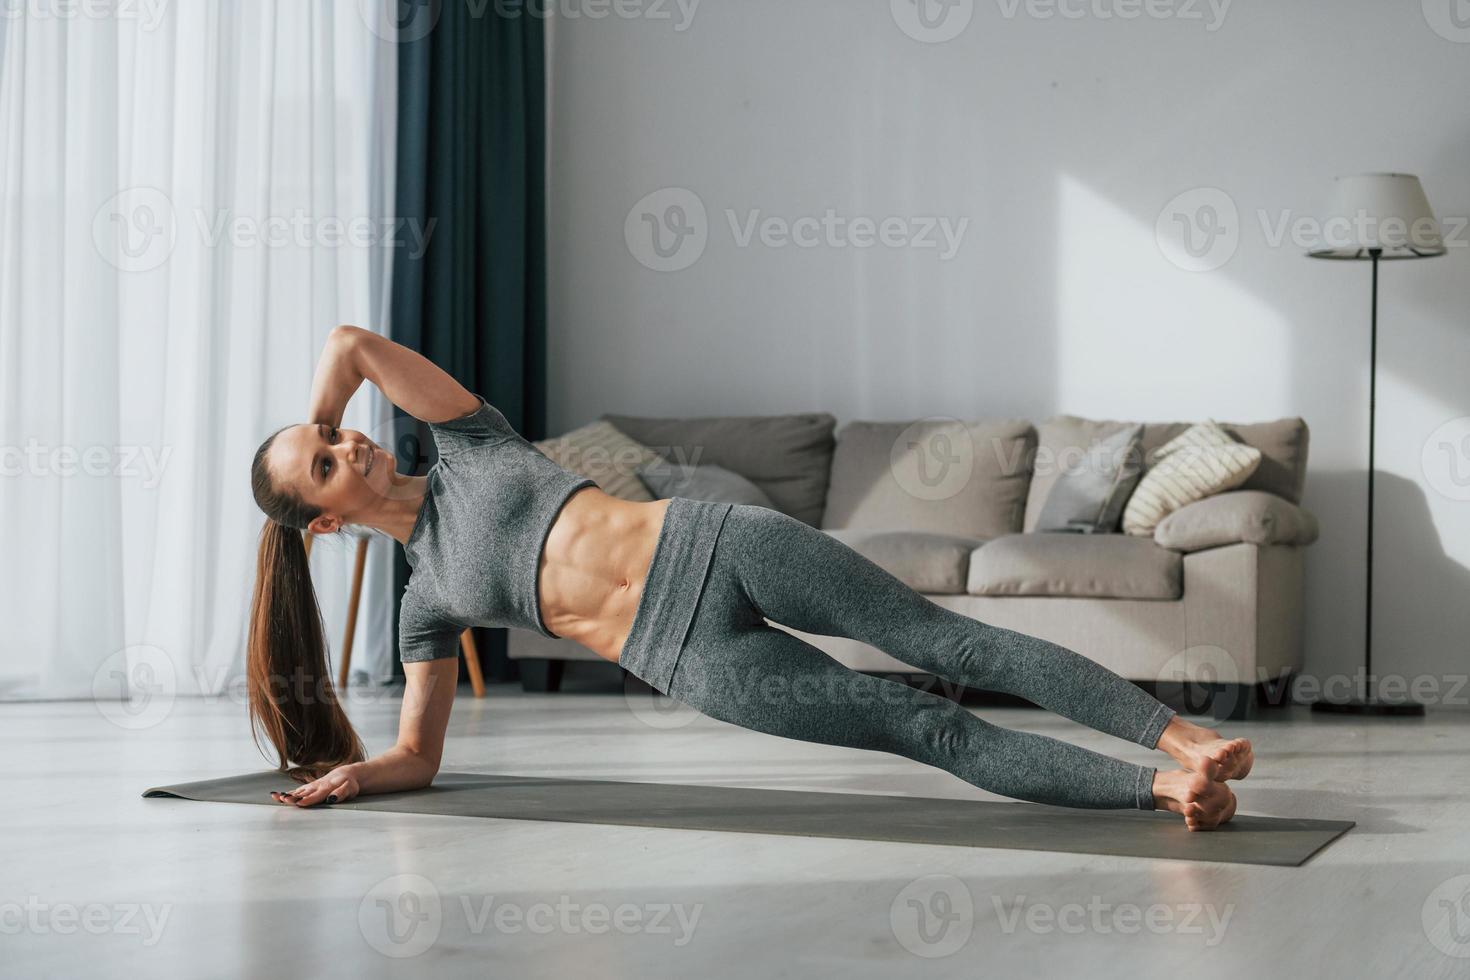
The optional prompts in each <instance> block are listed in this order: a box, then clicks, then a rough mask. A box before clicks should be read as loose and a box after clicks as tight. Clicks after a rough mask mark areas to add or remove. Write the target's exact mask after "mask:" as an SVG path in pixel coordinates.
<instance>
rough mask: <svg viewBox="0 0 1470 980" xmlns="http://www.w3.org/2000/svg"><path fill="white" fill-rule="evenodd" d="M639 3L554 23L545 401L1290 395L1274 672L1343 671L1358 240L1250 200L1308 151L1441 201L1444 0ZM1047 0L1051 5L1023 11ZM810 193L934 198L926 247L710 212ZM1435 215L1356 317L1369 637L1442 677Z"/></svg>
mask: <svg viewBox="0 0 1470 980" xmlns="http://www.w3.org/2000/svg"><path fill="white" fill-rule="evenodd" d="M651 2H652V0H645V2H644V6H643V7H638V6H633V5H632V2H631V0H630V4H629V5H628V6H625V7H624V8H623V10H624V11H625V12H635V13H636V12H639V11H642V13H643V14H644V15H643V16H637V17H626V16H619V15H617V14H616V13H612V12H609V15H608V16H606V17H603V18H601V19H594V18H591V17H588V16H580V17H574V18H573V17H566V16H563V17H561V18H560V19H559V20H558V22H557V24H556V25H555V31H554V33H553V37H554V42H553V52H552V60H551V72H552V80H551V90H552V106H551V113H552V115H551V153H552V158H551V163H550V174H551V189H550V200H551V204H550V208H551V228H550V261H551V308H550V310H551V339H550V342H551V378H550V381H551V390H552V396H553V400H552V405H551V425H552V430H553V431H561V430H564V429H567V428H571V427H573V426H575V425H579V424H581V423H583V422H586V421H588V420H590V419H592V418H594V417H596V416H597V415H598V414H599V413H601V412H604V411H621V412H632V413H646V414H667V415H677V414H726V413H766V412H773V413H774V412H788V411H811V410H826V411H830V412H832V413H833V414H835V415H836V416H837V417H838V420H839V425H840V424H841V423H843V422H845V421H848V420H850V419H854V418H864V419H875V418H887V419H899V418H917V417H920V416H924V415H935V414H945V415H956V416H964V417H981V416H988V415H1019V416H1025V417H1030V418H1036V419H1039V418H1043V417H1045V416H1046V415H1048V414H1051V413H1054V412H1072V413H1077V414H1082V415H1088V416H1093V417H1101V418H1136V419H1155V420H1163V419H1191V420H1194V419H1199V418H1202V417H1205V416H1212V417H1215V418H1218V419H1223V420H1231V421H1252V420H1260V419H1269V418H1276V417H1280V416H1288V415H1301V416H1303V417H1304V418H1306V419H1307V421H1308V422H1309V424H1310V425H1311V430H1312V445H1311V472H1310V475H1309V477H1308V480H1307V490H1306V500H1305V504H1306V506H1308V507H1309V508H1310V509H1312V510H1313V511H1315V512H1316V513H1317V514H1318V516H1319V517H1320V519H1321V521H1322V525H1323V538H1322V540H1321V541H1320V542H1319V543H1318V544H1317V545H1316V546H1314V547H1313V548H1312V549H1311V551H1310V558H1309V565H1308V579H1309V581H1308V604H1309V609H1308V659H1307V669H1308V671H1309V672H1314V673H1317V674H1326V673H1329V672H1334V671H1341V672H1346V671H1351V670H1353V669H1354V665H1356V664H1357V663H1358V662H1359V657H1360V653H1361V633H1362V616H1361V603H1362V588H1363V571H1364V561H1363V557H1362V552H1363V544H1364V520H1365V503H1366V502H1365V486H1366V479H1365V465H1366V456H1367V449H1366V445H1367V415H1368V409H1367V393H1368V373H1367V365H1368V321H1367V317H1368V299H1369V269H1368V266H1367V265H1366V264H1358V263H1340V262H1321V261H1315V260H1310V259H1307V258H1305V257H1304V256H1303V251H1304V248H1303V247H1299V246H1297V245H1294V244H1292V243H1291V242H1290V241H1288V242H1286V243H1284V244H1273V243H1272V241H1271V238H1270V235H1268V233H1267V230H1266V229H1265V228H1263V225H1262V220H1263V219H1262V215H1263V214H1264V220H1265V221H1266V222H1267V225H1268V227H1269V226H1271V225H1274V224H1275V223H1276V222H1279V221H1281V219H1282V217H1283V215H1285V216H1292V217H1294V216H1304V215H1305V216H1312V215H1316V214H1319V213H1320V210H1321V209H1322V208H1323V207H1325V206H1326V194H1327V191H1328V187H1329V184H1330V180H1331V178H1332V177H1333V176H1334V175H1335V174H1339V173H1357V172H1364V171H1376V170H1397V171H1405V172H1410V173H1417V174H1418V175H1420V177H1421V178H1422V180H1423V182H1424V186H1425V188H1426V190H1427V191H1428V193H1429V197H1430V201H1431V203H1432V204H1433V205H1434V207H1435V210H1436V211H1437V213H1438V214H1439V215H1440V216H1441V218H1448V217H1453V216H1463V215H1470V172H1467V167H1466V163H1467V160H1470V157H1467V151H1470V101H1467V100H1466V99H1465V97H1464V96H1465V94H1466V92H1467V91H1470V43H1466V42H1470V30H1467V31H1458V29H1456V28H1455V27H1454V22H1453V21H1451V20H1450V19H1449V15H1448V11H1449V9H1450V4H1451V3H1453V2H1454V0H1444V3H1443V8H1444V9H1443V10H1441V9H1440V4H1439V3H1438V0H1425V2H1424V4H1423V5H1422V7H1421V4H1420V3H1417V2H1400V3H1382V2H1378V0H1351V2H1348V0H1314V2H1307V0H1294V2H1292V3H1289V4H1287V3H1281V2H1279V0H1278V2H1275V3H1270V2H1266V0H1238V2H1235V3H1233V4H1229V5H1227V6H1226V7H1225V8H1224V11H1223V19H1221V10H1220V7H1219V0H1217V3H1216V6H1215V7H1214V8H1211V7H1210V6H1208V5H1207V4H1206V3H1205V2H1204V0H1198V2H1196V0H1177V2H1172V3H1171V2H1170V0H1153V2H1154V3H1155V7H1154V9H1157V10H1162V11H1164V12H1168V13H1172V14H1176V15H1175V16H1166V17H1150V16H1147V15H1145V16H1141V17H1138V18H1136V19H1124V18H1122V17H1117V16H1114V17H1103V16H1101V15H1100V13H1099V11H1102V12H1104V13H1105V12H1119V11H1127V10H1128V9H1130V8H1129V7H1128V6H1127V0H1086V3H1085V4H1084V3H1083V0H1066V2H1064V5H1063V7H1060V8H1059V7H1057V6H1055V5H1043V4H1039V3H1033V4H1032V6H1030V7H1028V6H1026V5H1025V4H1021V5H1020V6H1016V5H1015V4H1013V3H1012V0H974V3H973V5H972V4H971V3H970V2H969V0H957V3H958V6H957V7H956V8H955V13H956V14H957V15H963V14H964V12H965V11H966V10H967V9H968V10H970V11H971V12H972V19H971V20H970V22H969V24H968V26H967V27H966V28H965V29H964V30H963V32H962V33H960V34H959V35H958V36H957V37H955V38H953V39H952V40H949V41H946V42H943V43H925V42H922V41H919V40H916V39H914V38H913V37H911V36H909V35H908V34H906V33H905V32H904V31H903V30H901V29H900V27H899V25H898V18H899V17H902V16H907V17H909V18H910V19H912V14H913V12H914V10H915V9H916V8H915V7H914V6H913V0H893V2H892V5H891V6H892V8H893V9H890V4H889V3H885V2H882V0H870V2H866V3H855V2H853V0H804V2H793V0H739V2H736V0H704V2H703V3H701V4H699V5H698V6H697V7H696V9H695V11H694V15H693V17H692V20H689V21H688V22H687V25H686V27H685V29H683V30H679V29H678V27H679V25H680V24H681V22H683V20H684V16H685V15H684V14H683V13H681V12H680V10H679V8H678V7H677V6H675V5H674V3H673V0H670V2H669V3H668V5H667V6H665V5H658V6H657V7H650V6H649V4H651ZM923 2H925V3H928V4H930V5H931V6H930V10H931V12H932V11H934V10H937V9H938V7H937V2H938V0H923ZM686 7H687V0H686ZM562 9H563V10H564V11H566V10H571V11H572V12H574V13H577V12H580V13H584V14H585V13H590V12H596V11H598V10H600V9H601V8H597V7H595V6H593V7H590V8H589V7H586V6H584V5H578V4H570V5H568V4H565V3H564V4H563V5H562ZM1060 9H1065V10H1067V11H1069V12H1076V13H1081V16H1062V15H1060V14H1057V15H1055V16H1052V17H1040V16H1032V15H1031V14H1029V13H1028V10H1031V11H1035V12H1038V13H1042V12H1044V11H1046V10H1053V11H1057V10H1060ZM1139 9H1142V5H1141V4H1140V5H1139ZM609 10H610V8H609ZM895 10H896V11H897V13H896V14H895ZM665 11H666V12H668V13H669V14H671V18H670V19H659V18H658V17H655V16H653V14H655V13H661V12H665ZM1012 11H1013V12H1014V13H1013V14H1011V15H1008V12H1012ZM1190 15H1194V16H1190ZM952 16H954V15H952ZM1431 21H1434V22H1435V25H1438V28H1439V31H1440V32H1443V34H1441V33H1439V32H1437V31H1436V29H1435V26H1434V25H1432V24H1431ZM947 23H948V24H949V25H951V26H953V25H954V24H956V23H958V22H957V21H954V20H951V21H948V22H947ZM1451 38H1458V40H1452V39H1451ZM666 187H681V188H686V189H688V190H689V191H692V192H693V193H694V194H695V195H697V197H698V199H699V202H701V203H702V204H703V205H704V207H705V209H706V212H707V226H706V231H707V244H706V247H705V249H704V251H703V253H702V254H700V255H699V258H698V260H697V261H695V262H693V264H692V265H690V266H689V267H688V268H685V269H682V270H680V271H670V272H659V271H652V270H650V269H649V268H646V267H645V266H644V265H643V264H640V262H639V261H638V260H637V259H636V258H635V255H634V253H633V250H631V249H630V247H629V246H628V245H627V244H626V243H625V238H624V224H625V220H626V219H627V218H628V216H629V212H630V209H632V208H633V206H634V204H635V202H638V201H639V199H640V198H642V197H643V196H644V195H646V194H649V193H650V192H653V191H656V190H659V189H661V188H666ZM1210 187H1213V188H1219V189H1221V190H1222V191H1224V192H1225V193H1226V195H1227V196H1228V199H1229V203H1231V204H1233V206H1234V207H1235V208H1236V209H1237V211H1238V216H1239V220H1238V221H1235V222H1229V221H1228V218H1227V222H1226V224H1224V225H1222V227H1223V228H1224V231H1225V233H1226V235H1225V237H1222V238H1220V239H1218V241H1219V242H1220V247H1221V248H1223V249H1225V251H1224V252H1223V253H1215V254H1216V256H1217V257H1218V256H1220V255H1229V258H1228V261H1226V262H1224V264H1223V265H1221V266H1220V267H1219V268H1218V269H1215V270H1212V271H1187V270H1185V269H1182V268H1180V267H1179V266H1177V265H1176V264H1174V263H1173V262H1172V261H1171V260H1170V258H1169V257H1168V255H1166V252H1165V249H1164V248H1163V247H1161V245H1160V242H1159V238H1158V236H1157V234H1156V225H1157V224H1159V223H1160V219H1161V215H1163V219H1162V225H1163V227H1164V229H1165V232H1166V233H1167V232H1169V230H1170V229H1172V228H1174V227H1175V226H1174V225H1173V223H1172V219H1171V217H1170V215H1169V214H1168V213H1166V210H1167V208H1168V206H1169V204H1170V202H1171V200H1174V199H1175V198H1176V196H1177V195H1180V194H1185V193H1187V192H1191V191H1194V190H1195V189H1197V188H1210ZM1201 200H1203V198H1201V196H1200V194H1199V193H1194V194H1192V195H1191V196H1187V197H1185V198H1184V199H1183V200H1182V203H1181V206H1182V207H1185V208H1189V209H1192V208H1193V207H1194V205H1196V204H1198V203H1199V202H1200V201H1201ZM655 203H657V204H658V205H659V207H660V208H661V207H662V206H663V205H664V204H666V203H668V202H667V200H665V201H659V202H655ZM829 208H830V209H833V210H834V211H835V212H836V213H837V214H838V215H840V216H842V217H844V218H847V219H851V218H856V217H870V218H874V219H882V218H885V217H888V216H898V217H900V218H903V219H905V220H906V221H907V220H913V219H918V218H921V217H925V216H937V217H943V218H945V219H947V220H948V221H950V222H951V223H952V224H955V223H958V222H959V221H960V220H962V219H968V226H967V227H966V228H965V230H964V234H963V237H962V238H961V239H960V246H959V248H958V250H957V251H956V252H955V253H954V254H953V256H952V257H950V258H948V259H945V258H944V257H942V255H941V254H940V250H937V249H921V248H889V247H884V246H882V245H878V246H875V247H872V248H867V249H857V248H853V247H850V246H849V247H839V246H835V245H833V246H828V245H825V244H823V245H818V246H817V247H812V248H798V247H795V246H792V245H787V246H785V247H770V246H767V245H763V244H762V243H761V242H760V241H759V239H757V240H755V241H753V242H752V243H751V244H749V245H746V246H741V245H740V244H739V243H738V242H737V239H736V236H735V235H734V234H733V233H732V231H731V229H730V227H729V224H728V218H727V216H726V211H727V209H730V210H733V211H734V212H735V215H736V220H737V221H744V220H746V218H747V217H748V214H749V212H750V211H751V210H753V209H759V210H760V212H761V215H762V216H777V217H780V218H783V219H786V220H788V221H794V220H795V219H797V218H799V217H801V216H803V215H815V216H817V217H821V216H822V215H823V214H824V212H825V211H826V210H827V209H829ZM635 220H636V215H635ZM645 238H646V236H645ZM1456 238H1457V245H1458V247H1455V248H1452V249H1451V251H1450V254H1449V256H1448V257H1445V258H1439V259H1434V260H1429V261H1420V262H1408V263H1395V264H1390V265H1386V266H1385V267H1384V269H1383V276H1382V294H1381V307H1380V337H1379V372H1378V425H1379V429H1378V459H1377V463H1378V469H1379V475H1378V508H1377V513H1378V533H1377V558H1378V561H1377V565H1376V568H1377V582H1378V590H1377V592H1378V598H1377V602H1376V605H1375V609H1376V613H1375V616H1376V620H1375V630H1374V632H1375V637H1376V641H1375V642H1376V647H1375V649H1376V657H1375V667H1376V669H1378V670H1379V671H1386V672H1392V673H1397V674H1402V675H1404V676H1406V677H1414V676H1416V675H1420V674H1431V675H1435V676H1436V677H1437V678H1439V680H1438V683H1439V684H1441V685H1442V686H1441V687H1440V688H1439V690H1440V693H1441V694H1443V693H1446V692H1448V691H1449V690H1450V688H1452V687H1455V683H1454V682H1453V680H1446V679H1445V676H1446V675H1464V674H1465V673H1466V671H1467V670H1470V655H1467V639H1466V638H1467V636H1470V571H1467V568H1466V566H1467V564H1470V504H1467V503H1466V502H1465V501H1464V500H1462V499H1455V497H1456V496H1461V497H1465V496H1470V487H1466V486H1462V485H1461V481H1463V480H1464V479H1465V476H1466V475H1470V441H1465V442H1463V443H1462V442H1460V441H1459V437H1460V436H1463V435H1464V432H1465V431H1466V430H1463V429H1461V430H1457V431H1455V432H1453V433H1451V435H1452V436H1454V437H1455V438H1454V439H1451V440H1449V441H1448V442H1445V445H1444V446H1439V445H1438V443H1439V442H1443V441H1444V440H1442V439H1439V438H1436V440H1435V444H1432V445H1431V446H1430V452H1429V454H1428V457H1427V458H1428V460H1429V462H1430V465H1429V467H1428V468H1427V469H1426V467H1425V465H1424V459H1425V453H1424V450H1425V447H1426V444H1427V443H1428V442H1429V441H1430V439H1431V435H1432V434H1433V433H1435V431H1436V430H1437V429H1438V428H1439V427H1440V426H1441V425H1442V424H1443V423H1445V422H1447V421H1449V420H1452V419H1457V418H1461V417H1464V416H1467V415H1470V387H1467V385H1466V383H1465V379H1466V367H1467V366H1470V317H1467V313H1466V311H1467V300H1470V276H1467V274H1466V273H1467V262H1470V260H1467V252H1470V249H1467V248H1465V247H1464V245H1465V244H1466V242H1467V241H1470V232H1467V231H1466V230H1465V229H1464V228H1458V231H1457V234H1456ZM695 241H697V239H694V238H691V239H690V243H693V242H695ZM1165 242H1166V243H1167V242H1168V238H1167V237H1166V238H1165ZM1232 243H1233V246H1234V251H1233V252H1230V251H1229V248H1230V246H1231V245H1232ZM692 247H693V245H692V244H690V245H687V246H686V248H692ZM643 254H644V255H645V257H646V256H647V255H649V254H650V253H648V252H647V248H646V245H645V246H643ZM691 254H694V253H691V252H688V251H686V252H684V253H680V255H682V257H685V258H687V257H688V256H689V255H691ZM677 257H679V256H676V258H677ZM1452 464H1453V465H1454V466H1456V467H1458V469H1451V466H1452ZM1455 694H1456V699H1457V700H1459V701H1461V702H1463V701H1465V700H1466V699H1467V698H1470V691H1466V690H1463V689H1462V690H1458V691H1456V692H1455Z"/></svg>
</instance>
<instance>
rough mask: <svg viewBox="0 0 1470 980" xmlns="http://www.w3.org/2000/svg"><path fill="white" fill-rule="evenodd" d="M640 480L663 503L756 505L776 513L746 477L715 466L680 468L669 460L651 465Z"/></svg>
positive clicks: (709, 464) (641, 475) (774, 507)
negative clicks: (677, 500)
mask: <svg viewBox="0 0 1470 980" xmlns="http://www.w3.org/2000/svg"><path fill="white" fill-rule="evenodd" d="M637 472H638V479H640V480H642V481H643V485H644V486H646V487H648V492H649V493H651V494H653V495H654V496H655V497H657V498H658V499H660V500H663V499H665V498H667V497H684V498H687V499H689V500H713V501H716V502H718V503H725V504H755V505H757V506H759V507H769V508H771V509H772V510H776V509H777V507H776V505H775V504H773V503H771V498H770V497H767V496H766V494H765V491H763V490H762V489H761V488H760V487H758V486H756V485H755V484H754V483H751V482H750V481H749V480H747V479H746V478H745V477H743V476H741V475H740V474H739V473H736V472H734V471H732V470H727V469H725V468H724V467H723V466H717V465H715V464H714V463H703V464H701V465H698V466H680V465H678V464H675V463H670V462H669V461H668V460H658V461H655V462H652V463H649V464H648V465H647V466H644V467H643V468H642V469H640V470H638V471H637Z"/></svg>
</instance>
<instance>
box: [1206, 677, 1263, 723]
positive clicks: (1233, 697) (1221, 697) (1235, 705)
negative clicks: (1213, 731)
mask: <svg viewBox="0 0 1470 980" xmlns="http://www.w3.org/2000/svg"><path fill="white" fill-rule="evenodd" d="M1210 690H1211V691H1212V692H1213V694H1214V699H1213V702H1212V704H1211V707H1212V708H1213V713H1214V716H1215V720H1216V721H1249V720H1251V719H1252V718H1254V717H1255V716H1256V688H1255V685H1254V684H1211V685H1210Z"/></svg>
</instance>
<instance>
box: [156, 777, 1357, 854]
mask: <svg viewBox="0 0 1470 980" xmlns="http://www.w3.org/2000/svg"><path fill="white" fill-rule="evenodd" d="M296 785H297V784H296V783H293V782H292V781H291V780H289V779H287V778H286V777H284V776H283V775H281V774H280V773H278V772H275V771H265V772H252V773H246V774H245V775H241V776H226V777H224V778H222V779H205V780H201V781H199V782H194V783H178V784H175V785H173V786H155V787H153V788H151V789H148V790H145V791H144V792H143V795H144V796H145V797H157V796H173V797H181V798H183V799H186V800H201V801H208V802H213V803H257V804H261V805H264V806H273V807H283V804H280V803H277V802H276V801H275V800H273V799H271V797H270V792H271V790H289V789H292V788H294V787H295V786H296ZM306 809H309V810H374V811H382V812H386V813H437V814H444V815H449V816H457V817H498V818H501V819H506V820H550V821H554V822H560V823H595V824H618V825H623V826H629V827H666V828H670V829H679V830H719V831H730V832H734V833H741V834H781V835H787V836H792V837H840V838H845V839H850V840H881V841H898V842H903V843H909V844H948V845H951V846H960V847H1001V848H1008V849H1019V850H1030V851H1067V852H1071V853H1077V854H1116V855H1122V856H1126V857H1150V858H1167V859H1172V860H1184V861H1224V862H1228V863H1231V864H1271V865H1279V866H1286V867H1295V866H1297V865H1300V864H1302V863H1303V862H1305V861H1306V860H1307V858H1309V857H1311V856H1312V855H1313V854H1315V853H1316V852H1317V851H1319V850H1321V849H1322V848H1324V847H1326V846H1327V845H1328V844H1330V843H1331V842H1332V841H1333V840H1335V839H1336V838H1337V837H1339V836H1341V835H1342V834H1344V833H1346V832H1347V831H1348V830H1349V829H1350V828H1351V827H1352V826H1353V822H1352V821H1350V820H1307V819H1296V818H1293V819H1283V818H1280V817H1253V816H1248V815H1244V814H1239V813H1237V814H1236V815H1235V817H1234V818H1232V819H1231V821H1230V822H1229V823H1228V824H1226V825H1225V826H1224V827H1222V828H1220V829H1218V830H1214V831H1209V832H1203V831H1201V832H1197V833H1191V832H1190V831H1188V830H1186V829H1185V827H1184V821H1183V820H1182V819H1181V818H1180V817H1179V816H1178V815H1177V814H1173V813H1162V812H1145V811H1143V810H1073V809H1068V808H1065V807H1051V806H1041V805H1038V804H1035V803H996V802H990V801H983V800H945V799H931V798H928V797H922V796H879V795H873V794H868V793H817V792H809V791H805V790H776V789H749V788H741V787H729V786H691V785H685V784H677V783H628V782H612V781H608V780H600V779H544V778H540V777H534V776H500V775H492V774H482V773H472V772H443V773H440V774H439V775H438V776H436V777H434V784H433V785H432V786H430V787H428V788H427V789H420V790H407V791H404V792H399V793H380V794H373V795H371V796H361V797H358V798H357V799H355V800H351V801H349V802H347V803H336V804H332V805H330V806H328V805H324V804H318V805H317V806H314V807H310V808H306ZM296 812H301V811H296ZM303 818H304V819H310V818H316V819H322V815H321V814H303Z"/></svg>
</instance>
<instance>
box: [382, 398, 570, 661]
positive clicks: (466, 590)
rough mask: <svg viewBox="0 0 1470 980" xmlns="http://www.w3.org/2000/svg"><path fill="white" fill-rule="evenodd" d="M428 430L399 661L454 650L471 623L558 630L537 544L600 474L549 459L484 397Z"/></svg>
mask: <svg viewBox="0 0 1470 980" xmlns="http://www.w3.org/2000/svg"><path fill="white" fill-rule="evenodd" d="M476 397H479V396H478V395H477V396H476ZM429 431H430V432H432V433H433V435H434V445H435V446H436V447H437V448H438V450H439V460H438V462H436V463H435V464H434V465H433V466H432V467H430V468H429V472H428V476H427V479H428V492H427V494H426V495H425V497H424V503H423V507H422V509H420V511H419V516H418V519H417V521H416V522H415V524H414V526H413V531H412V533H410V535H409V538H408V543H407V544H405V545H404V546H403V549H404V552H405V553H406V554H407V556H408V564H409V567H410V568H412V570H413V571H412V573H411V574H410V575H409V579H408V588H407V589H405V590H404V593H403V604H402V606H401V607H400V609H399V614H398V646H399V653H398V657H399V659H400V660H402V661H403V662H404V663H411V662H414V661H419V660H434V659H436V658H438V657H453V656H455V655H457V654H458V652H459V634H460V633H461V632H463V631H464V629H465V627H467V626H510V627H518V628H520V629H528V630H533V631H534V632H536V633H539V634H541V635H542V636H547V637H552V638H555V637H556V634H555V633H553V632H551V631H550V630H549V629H547V628H546V624H545V623H544V622H543V621H542V619H541V603H540V596H539V595H538V594H537V590H536V571H537V567H538V566H539V564H540V561H541V549H542V548H543V547H544V545H545V544H546V536H547V534H548V533H550V531H551V525H552V524H553V523H554V522H555V521H556V515H557V514H558V513H559V512H560V511H561V508H562V505H563V504H565V503H566V501H567V498H569V497H570V496H571V495H572V494H573V493H575V492H577V491H578V490H581V489H583V488H584V487H593V486H596V485H597V484H596V482H594V481H593V480H591V479H589V478H587V477H584V476H581V475H579V474H576V473H572V472H570V471H568V470H565V469H562V468H561V467H560V466H558V465H557V464H556V463H553V462H552V461H551V460H549V459H547V458H546V457H545V456H544V455H542V454H541V453H540V451H538V450H537V449H536V447H535V446H533V445H531V444H530V442H528V441H527V440H526V439H525V438H523V437H522V436H521V435H520V434H519V433H517V432H516V431H515V430H514V429H512V428H511V426H510V423H509V422H507V421H506V419H505V416H504V415H502V414H501V413H500V411H499V410H498V409H496V408H495V407H494V406H493V405H491V404H489V403H488V402H486V401H485V399H483V398H480V407H479V408H478V409H476V410H475V411H474V412H471V413H470V414H469V415H466V416H464V417H462V418H458V419H454V420H452V421H449V422H440V423H431V424H430V425H429Z"/></svg>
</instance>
